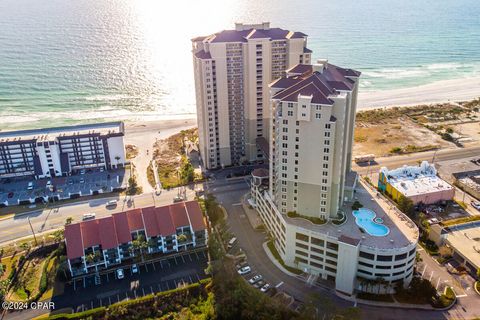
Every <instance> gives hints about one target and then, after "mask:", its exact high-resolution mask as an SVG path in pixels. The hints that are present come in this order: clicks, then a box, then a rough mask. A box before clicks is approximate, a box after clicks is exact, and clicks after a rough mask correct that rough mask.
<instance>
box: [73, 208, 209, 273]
mask: <svg viewBox="0 0 480 320" xmlns="http://www.w3.org/2000/svg"><path fill="white" fill-rule="evenodd" d="M207 238H208V233H207V226H206V223H205V220H204V217H203V214H202V211H201V209H200V206H199V204H198V202H196V201H189V202H181V203H176V204H172V205H168V206H163V207H146V208H138V209H132V210H128V211H126V212H120V213H115V214H113V215H112V216H109V217H105V218H99V219H94V220H88V221H82V222H79V223H75V224H70V225H67V226H66V227H65V243H66V248H67V261H68V267H69V269H70V272H71V274H72V276H74V277H75V276H78V275H83V274H88V273H92V272H97V271H98V270H102V269H107V268H110V267H113V266H115V265H120V264H121V263H123V262H125V261H128V260H129V259H132V258H133V257H134V256H138V255H145V256H146V255H147V254H155V253H163V254H167V253H172V252H178V251H185V250H190V249H193V248H196V247H202V246H206V245H207ZM136 241H137V242H136ZM139 242H142V243H143V245H144V248H143V249H141V248H139V247H140V246H138V243H139Z"/></svg>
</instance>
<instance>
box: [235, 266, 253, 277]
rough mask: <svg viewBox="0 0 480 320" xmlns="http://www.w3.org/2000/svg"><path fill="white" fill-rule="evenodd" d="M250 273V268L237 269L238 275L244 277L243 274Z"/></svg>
mask: <svg viewBox="0 0 480 320" xmlns="http://www.w3.org/2000/svg"><path fill="white" fill-rule="evenodd" d="M251 271H252V268H250V266H246V267H243V268H240V269H238V274H239V275H244V274H247V273H250V272H251Z"/></svg>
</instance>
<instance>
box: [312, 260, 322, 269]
mask: <svg viewBox="0 0 480 320" xmlns="http://www.w3.org/2000/svg"><path fill="white" fill-rule="evenodd" d="M310 265H311V266H312V267H315V268H319V269H323V265H321V264H320V263H316V262H313V261H310Z"/></svg>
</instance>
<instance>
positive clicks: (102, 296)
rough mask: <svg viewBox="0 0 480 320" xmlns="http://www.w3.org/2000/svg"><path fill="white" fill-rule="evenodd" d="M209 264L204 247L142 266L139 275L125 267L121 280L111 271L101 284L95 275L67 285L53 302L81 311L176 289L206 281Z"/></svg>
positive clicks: (104, 275)
mask: <svg viewBox="0 0 480 320" xmlns="http://www.w3.org/2000/svg"><path fill="white" fill-rule="evenodd" d="M207 262H208V255H207V249H206V248H203V249H201V250H195V251H192V252H185V253H182V254H178V255H173V256H170V257H165V258H163V259H161V260H156V261H154V262H147V263H145V264H142V263H138V264H137V265H138V267H139V268H138V269H139V270H138V273H135V274H132V271H131V268H130V267H123V270H124V274H125V277H124V278H123V279H117V272H116V269H111V270H109V271H106V272H104V273H102V274H101V275H100V283H98V282H97V284H96V283H95V276H94V275H89V276H85V277H80V278H77V279H76V280H75V281H71V282H69V283H67V284H66V286H65V291H64V293H63V294H62V295H60V296H56V297H54V298H53V300H52V301H54V302H55V308H56V309H61V308H68V307H70V308H73V310H74V312H78V311H83V310H88V309H92V308H96V307H100V306H108V305H110V304H112V303H116V302H119V301H122V300H129V299H135V298H138V297H143V296H145V295H149V294H152V293H157V292H161V291H167V290H172V289H175V288H177V287H178V286H180V285H182V284H189V283H195V282H198V281H199V280H201V279H204V278H206V274H205V271H204V270H205V269H206V268H207Z"/></svg>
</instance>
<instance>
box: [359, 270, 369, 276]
mask: <svg viewBox="0 0 480 320" xmlns="http://www.w3.org/2000/svg"><path fill="white" fill-rule="evenodd" d="M358 272H360V273H365V274H368V275H372V273H371V272H368V271H365V270H362V269H358Z"/></svg>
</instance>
